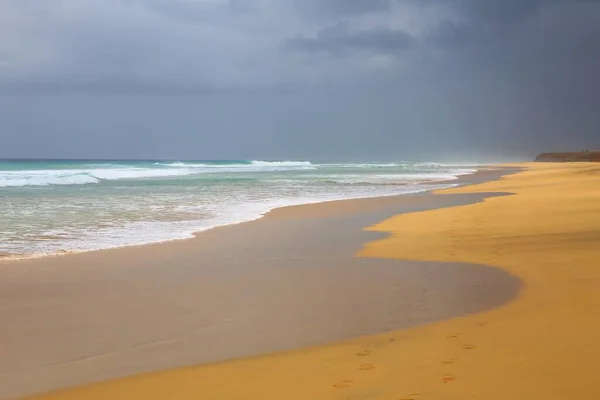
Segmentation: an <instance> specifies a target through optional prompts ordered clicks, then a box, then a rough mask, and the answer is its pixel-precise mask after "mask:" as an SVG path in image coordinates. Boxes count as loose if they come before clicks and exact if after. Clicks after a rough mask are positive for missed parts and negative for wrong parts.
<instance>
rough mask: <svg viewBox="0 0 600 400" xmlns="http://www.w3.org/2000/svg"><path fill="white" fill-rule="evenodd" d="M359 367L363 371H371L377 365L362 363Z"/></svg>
mask: <svg viewBox="0 0 600 400" xmlns="http://www.w3.org/2000/svg"><path fill="white" fill-rule="evenodd" d="M358 369H360V370H361V371H371V370H373V369H375V366H374V365H373V364H362V365H361V366H360V367H358Z"/></svg>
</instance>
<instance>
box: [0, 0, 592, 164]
mask: <svg viewBox="0 0 600 400" xmlns="http://www.w3.org/2000/svg"><path fill="white" fill-rule="evenodd" d="M597 71H600V1H597V0H593V1H592V0H587V1H586V0H60V1H59V0H26V1H25V0H3V1H1V2H0V106H1V107H0V109H2V111H3V112H0V127H1V128H2V130H1V131H0V157H1V156H4V157H6V156H11V155H12V156H15V155H23V156H27V155H33V153H32V152H34V150H35V155H36V156H37V155H45V156H60V157H70V156H82V157H84V156H85V157H96V156H98V157H101V156H103V157H110V156H111V155H112V156H116V155H114V154H112V153H111V152H114V151H116V150H115V149H118V151H119V155H118V156H119V157H127V156H128V154H131V156H140V157H148V158H152V157H154V156H158V155H161V156H168V157H173V158H177V157H179V156H178V154H182V156H181V157H183V155H184V154H185V156H186V157H188V158H197V157H199V158H228V157H232V158H253V157H257V158H258V157H271V158H282V157H283V158H284V157H295V158H303V157H306V158H311V157H320V158H327V157H334V158H343V157H344V156H348V157H350V156H352V157H355V158H360V157H361V155H364V154H366V153H368V154H369V156H370V157H371V158H378V156H381V157H386V158H401V157H403V156H404V157H405V156H406V155H408V156H410V155H415V154H416V155H422V156H423V157H425V156H427V155H430V154H431V155H432V156H435V154H441V153H444V152H445V151H447V152H452V153H457V154H458V153H461V154H463V153H465V154H466V153H469V152H471V153H482V152H486V153H493V154H507V153H515V152H516V153H518V154H526V155H528V156H529V155H531V154H532V153H535V152H536V151H538V150H542V147H543V150H553V149H558V150H562V149H566V148H575V149H578V148H579V147H598V146H600V143H598V142H600V139H599V138H600V116H599V115H600V114H599V113H598V112H597V110H598V109H600V95H599V93H600V78H599V74H598V72H597ZM6 110H8V111H6ZM215 135H218V138H217V137H216V136H215ZM369 138H374V139H373V140H371V139H369ZM146 139H148V140H146ZM171 139H176V140H171ZM86 141H87V142H90V143H95V144H96V145H94V146H92V147H86V146H85V143H86ZM38 142H39V143H42V145H40V146H38V147H35V146H33V147H31V146H29V144H32V143H38ZM121 143H123V145H121ZM226 143H236V146H235V154H233V153H232V151H233V150H231V147H228V146H227V145H226ZM228 149H229V150H228ZM47 151H51V152H52V154H46V153H45V152H47ZM84 153H85V154H84ZM138 153H139V154H138ZM142 153H143V154H142ZM159 153H160V154H159ZM394 155H397V157H394ZM417 158H422V157H417Z"/></svg>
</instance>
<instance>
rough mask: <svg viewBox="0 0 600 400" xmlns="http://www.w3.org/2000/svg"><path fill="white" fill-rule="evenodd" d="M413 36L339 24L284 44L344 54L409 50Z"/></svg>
mask: <svg viewBox="0 0 600 400" xmlns="http://www.w3.org/2000/svg"><path fill="white" fill-rule="evenodd" d="M413 43H414V38H413V37H412V36H411V35H410V34H408V33H407V32H404V31H401V30H391V29H377V30H362V31H357V32H352V31H350V30H349V29H348V28H347V26H346V25H344V24H339V25H336V26H334V27H328V28H325V29H323V30H321V31H319V33H318V34H317V36H316V37H312V38H311V37H305V36H297V37H293V38H288V39H287V40H286V41H285V43H284V46H285V47H286V48H288V49H291V50H300V51H309V52H325V53H330V54H345V53H347V52H349V51H353V50H359V51H368V52H384V53H396V52H401V51H405V50H408V49H409V48H410V47H411V46H412V45H413Z"/></svg>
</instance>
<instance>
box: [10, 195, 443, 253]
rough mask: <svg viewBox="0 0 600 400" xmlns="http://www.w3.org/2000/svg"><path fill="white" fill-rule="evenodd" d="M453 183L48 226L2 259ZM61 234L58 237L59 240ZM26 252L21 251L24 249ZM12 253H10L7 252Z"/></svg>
mask: <svg viewBox="0 0 600 400" xmlns="http://www.w3.org/2000/svg"><path fill="white" fill-rule="evenodd" d="M452 186H454V185H451V184H446V185H431V186H424V185H406V186H404V187H403V188H402V189H395V190H387V189H382V190H370V189H367V190H363V191H349V192H345V191H338V192H335V193H331V192H330V193H322V194H321V195H309V196H304V197H290V198H280V199H270V200H266V199H265V200H262V201H255V202H248V201H239V202H236V203H229V204H222V205H211V206H208V208H209V209H210V210H211V214H213V216H212V217H211V218H207V219H199V220H186V221H171V222H169V221H137V222H128V223H124V224H122V225H120V226H117V225H115V226H110V227H95V228H94V227H81V228H75V229H71V230H69V232H65V231H64V230H56V229H50V230H47V231H45V232H43V233H40V235H39V236H44V237H48V238H53V239H54V240H39V239H37V240H35V242H34V241H32V240H27V238H25V240H19V241H17V242H14V243H13V245H12V246H10V245H5V246H4V248H3V251H4V252H5V253H6V252H7V253H6V254H8V255H7V256H4V255H3V259H20V258H21V259H22V258H35V257H43V256H57V255H64V254H70V253H77V252H87V251H95V250H104V249H111V248H120V247H127V246H136V245H144V244H151V243H159V242H167V241H173V240H182V239H188V238H192V237H193V234H194V233H195V232H202V231H206V230H209V229H213V228H216V227H219V226H226V225H233V224H238V223H242V222H249V221H253V220H256V219H259V218H262V217H263V216H264V215H266V214H267V213H268V212H270V211H272V210H274V209H276V208H281V207H288V206H296V205H302V204H314V203H322V202H327V201H336V200H347V199H360V198H371V197H382V196H394V195H399V194H411V193H419V192H423V191H426V190H431V189H441V188H448V187H452ZM191 208H192V209H196V210H198V209H199V210H202V209H206V208H207V207H206V206H195V207H191ZM61 237H62V239H61ZM22 239H23V238H22ZM26 248H27V249H28V251H24V249H26ZM11 253H12V254H14V255H11Z"/></svg>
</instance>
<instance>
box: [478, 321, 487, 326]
mask: <svg viewBox="0 0 600 400" xmlns="http://www.w3.org/2000/svg"><path fill="white" fill-rule="evenodd" d="M487 324H489V322H487V321H484V322H480V323H478V324H477V326H486V325H487Z"/></svg>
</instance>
